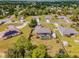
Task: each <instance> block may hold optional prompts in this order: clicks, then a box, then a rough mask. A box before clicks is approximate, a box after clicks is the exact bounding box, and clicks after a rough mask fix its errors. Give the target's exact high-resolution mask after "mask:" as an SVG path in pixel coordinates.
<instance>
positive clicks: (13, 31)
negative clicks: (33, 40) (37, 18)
mask: <svg viewBox="0 0 79 59" xmlns="http://www.w3.org/2000/svg"><path fill="white" fill-rule="evenodd" d="M19 34H21V31H20V30H18V29H17V28H16V27H14V26H12V25H11V26H9V27H8V29H7V30H5V31H3V32H0V39H8V38H11V37H13V36H16V35H19Z"/></svg>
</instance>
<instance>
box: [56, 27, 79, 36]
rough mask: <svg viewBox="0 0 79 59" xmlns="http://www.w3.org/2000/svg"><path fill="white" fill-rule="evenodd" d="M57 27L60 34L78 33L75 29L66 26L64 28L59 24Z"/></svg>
mask: <svg viewBox="0 0 79 59" xmlns="http://www.w3.org/2000/svg"><path fill="white" fill-rule="evenodd" d="M58 29H59V31H60V32H61V34H62V35H70V34H79V33H78V32H77V31H76V30H75V29H72V28H69V29H68V28H64V27H62V26H59V27H58Z"/></svg>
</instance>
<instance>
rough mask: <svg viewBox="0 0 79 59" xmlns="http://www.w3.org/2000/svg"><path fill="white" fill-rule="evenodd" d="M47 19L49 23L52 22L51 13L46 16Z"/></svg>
mask: <svg viewBox="0 0 79 59" xmlns="http://www.w3.org/2000/svg"><path fill="white" fill-rule="evenodd" d="M45 20H46V22H47V23H50V20H51V16H50V15H47V16H45Z"/></svg>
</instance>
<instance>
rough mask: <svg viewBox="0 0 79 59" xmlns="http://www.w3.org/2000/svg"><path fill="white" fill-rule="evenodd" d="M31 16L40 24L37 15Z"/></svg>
mask: <svg viewBox="0 0 79 59" xmlns="http://www.w3.org/2000/svg"><path fill="white" fill-rule="evenodd" d="M32 18H33V19H35V20H36V21H37V25H40V24H41V23H40V21H39V20H40V19H39V16H33V17H32Z"/></svg>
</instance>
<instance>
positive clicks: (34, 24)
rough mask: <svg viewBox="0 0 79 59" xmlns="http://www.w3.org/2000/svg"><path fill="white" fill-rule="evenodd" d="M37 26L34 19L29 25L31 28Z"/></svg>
mask: <svg viewBox="0 0 79 59" xmlns="http://www.w3.org/2000/svg"><path fill="white" fill-rule="evenodd" d="M36 25H37V21H36V20H35V19H32V20H31V22H30V24H29V26H30V27H31V28H34V27H35V26H36Z"/></svg>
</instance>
